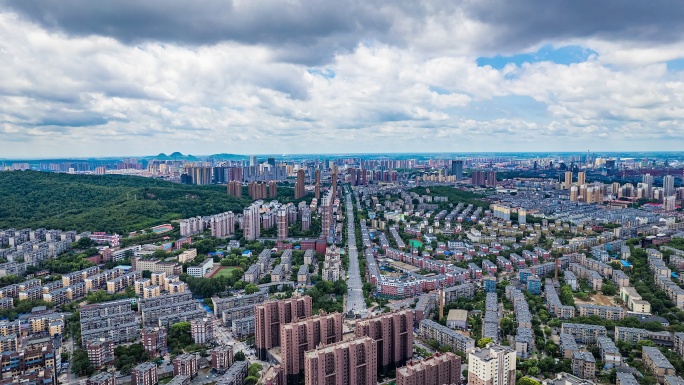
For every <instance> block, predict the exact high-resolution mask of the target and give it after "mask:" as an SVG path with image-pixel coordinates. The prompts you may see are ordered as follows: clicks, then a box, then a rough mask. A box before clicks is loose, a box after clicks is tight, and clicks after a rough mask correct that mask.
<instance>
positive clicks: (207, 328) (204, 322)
mask: <svg viewBox="0 0 684 385" xmlns="http://www.w3.org/2000/svg"><path fill="white" fill-rule="evenodd" d="M190 333H191V335H192V339H193V340H194V341H195V343H196V344H208V343H210V342H213V341H214V321H213V320H212V319H210V318H198V319H194V320H191V321H190Z"/></svg>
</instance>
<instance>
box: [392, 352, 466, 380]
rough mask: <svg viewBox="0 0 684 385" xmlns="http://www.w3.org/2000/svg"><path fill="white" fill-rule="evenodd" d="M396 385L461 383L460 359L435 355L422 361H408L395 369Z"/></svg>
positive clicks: (447, 354) (454, 356)
mask: <svg viewBox="0 0 684 385" xmlns="http://www.w3.org/2000/svg"><path fill="white" fill-rule="evenodd" d="M396 382H397V385H442V384H460V383H461V357H459V356H457V355H455V354H454V353H451V352H449V353H444V354H440V353H436V354H435V355H434V356H432V357H430V358H426V359H424V360H422V361H417V362H414V361H409V362H408V363H407V364H406V366H404V367H401V368H399V369H397V380H396Z"/></svg>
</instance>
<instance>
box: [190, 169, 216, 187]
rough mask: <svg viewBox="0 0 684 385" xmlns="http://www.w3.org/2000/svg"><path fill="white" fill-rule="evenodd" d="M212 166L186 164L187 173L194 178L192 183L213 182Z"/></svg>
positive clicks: (204, 183)
mask: <svg viewBox="0 0 684 385" xmlns="http://www.w3.org/2000/svg"><path fill="white" fill-rule="evenodd" d="M211 171H212V169H211V167H195V166H185V173H186V174H187V175H188V176H189V177H190V178H192V184H197V185H208V184H211Z"/></svg>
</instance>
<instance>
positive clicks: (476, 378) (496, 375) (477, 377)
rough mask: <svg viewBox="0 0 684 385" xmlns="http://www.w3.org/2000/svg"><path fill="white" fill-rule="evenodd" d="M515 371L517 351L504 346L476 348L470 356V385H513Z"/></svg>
mask: <svg viewBox="0 0 684 385" xmlns="http://www.w3.org/2000/svg"><path fill="white" fill-rule="evenodd" d="M515 369H516V353H515V350H511V349H509V348H507V347H504V346H499V345H493V346H490V347H488V348H485V349H478V348H476V349H475V350H474V351H472V352H470V353H469V354H468V384H469V385H494V384H496V385H513V384H515Z"/></svg>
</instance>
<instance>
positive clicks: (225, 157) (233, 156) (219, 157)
mask: <svg viewBox="0 0 684 385" xmlns="http://www.w3.org/2000/svg"><path fill="white" fill-rule="evenodd" d="M209 157H210V158H211V159H217V160H244V159H247V158H248V156H246V155H239V154H226V153H223V154H214V155H210V156H209Z"/></svg>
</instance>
